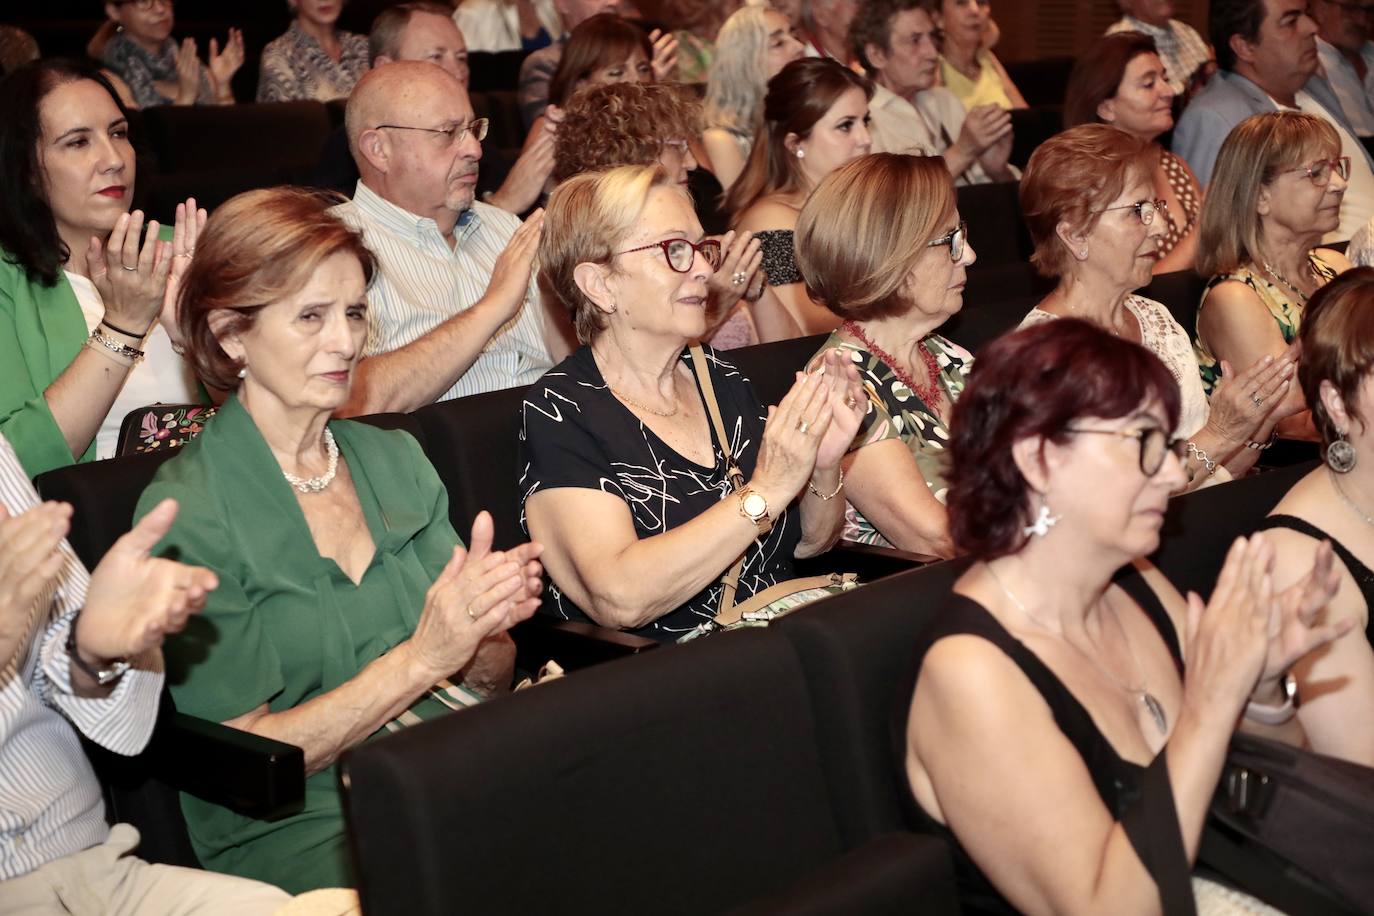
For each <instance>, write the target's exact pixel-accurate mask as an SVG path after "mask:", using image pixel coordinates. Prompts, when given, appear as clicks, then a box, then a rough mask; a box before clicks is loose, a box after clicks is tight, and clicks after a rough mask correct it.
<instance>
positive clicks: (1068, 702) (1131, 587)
mask: <svg viewBox="0 0 1374 916" xmlns="http://www.w3.org/2000/svg"><path fill="white" fill-rule="evenodd" d="M1113 582H1114V584H1116V585H1119V586H1121V588H1122V590H1124V591H1125V592H1126V594H1128V595H1129V596H1130V597H1131V598H1132V600H1134V601H1135V602H1136V604H1138V605H1139V606H1140V608H1141V609H1142V610H1143V611H1144V612H1145V615H1146V616H1147V617H1149V619H1150V622H1151V623H1153V624H1154V625H1155V629H1157V630H1158V631H1159V635H1160V637H1161V638H1162V639H1163V640H1164V644H1165V645H1166V646H1167V647H1168V649H1169V654H1170V655H1171V656H1172V657H1173V659H1174V666H1175V667H1176V668H1177V669H1178V672H1179V674H1180V676H1181V675H1182V673H1183V655H1182V652H1181V651H1180V648H1179V643H1178V634H1177V633H1176V632H1175V631H1174V624H1173V621H1172V620H1171V619H1170V617H1169V614H1168V612H1167V611H1165V610H1164V606H1163V605H1162V604H1161V603H1160V601H1159V598H1158V596H1157V595H1155V593H1154V591H1153V590H1152V589H1151V588H1150V586H1149V585H1148V584H1146V582H1145V580H1144V578H1142V577H1141V575H1140V573H1139V572H1138V571H1137V570H1136V569H1135V568H1134V567H1126V568H1125V569H1124V570H1123V571H1122V572H1120V573H1118V574H1117V576H1116V577H1115V579H1114V580H1113ZM960 635H968V636H978V637H980V638H982V639H985V640H987V641H988V642H990V643H992V644H993V645H994V646H996V647H997V648H999V649H1001V650H1002V651H1003V652H1004V653H1005V654H1006V655H1007V657H1008V658H1010V659H1011V660H1012V662H1014V663H1015V664H1016V666H1017V667H1018V668H1020V669H1021V671H1022V672H1023V673H1024V674H1025V675H1026V677H1027V678H1028V679H1029V680H1030V682H1031V684H1032V685H1034V686H1035V689H1036V690H1038V691H1039V692H1040V695H1041V696H1042V697H1044V699H1045V703H1046V704H1047V705H1048V706H1049V707H1050V711H1051V712H1052V713H1053V714H1054V721H1055V723H1056V724H1057V725H1058V726H1059V729H1060V730H1061V731H1062V732H1063V733H1064V736H1065V737H1067V738H1068V739H1069V741H1070V742H1071V743H1072V744H1073V746H1074V748H1075V749H1076V750H1077V751H1078V753H1079V754H1080V755H1081V756H1082V757H1083V762H1084V764H1086V765H1087V768H1088V772H1089V773H1090V774H1092V779H1093V784H1094V785H1095V786H1096V787H1097V793H1098V795H1100V796H1101V798H1102V803H1103V804H1104V805H1106V806H1107V810H1108V811H1111V812H1112V816H1113V817H1114V818H1115V819H1116V820H1120V819H1121V816H1122V814H1123V812H1124V811H1125V810H1126V809H1127V808H1129V807H1130V806H1131V805H1132V804H1133V803H1134V802H1135V801H1136V800H1138V799H1139V798H1140V795H1141V793H1142V791H1143V786H1144V777H1145V767H1142V766H1140V765H1138V764H1135V763H1131V762H1130V761H1128V760H1123V759H1122V758H1121V757H1120V756H1119V755H1118V754H1117V753H1116V750H1115V749H1114V748H1113V747H1112V746H1111V744H1110V743H1109V742H1108V741H1107V739H1106V738H1104V737H1103V736H1102V733H1101V732H1100V731H1098V730H1097V726H1096V724H1094V723H1093V720H1092V716H1090V715H1089V714H1088V711H1087V710H1086V709H1084V708H1083V705H1082V704H1081V703H1079V702H1078V700H1077V699H1076V698H1075V697H1074V695H1073V694H1072V693H1070V692H1069V689H1068V688H1067V687H1065V686H1064V683H1063V682H1062V681H1060V680H1059V678H1058V677H1057V676H1056V675H1055V673H1054V672H1053V671H1051V670H1050V669H1049V667H1048V666H1047V665H1045V663H1044V662H1042V661H1041V660H1040V659H1039V658H1038V657H1036V655H1035V653H1033V652H1032V651H1031V650H1030V649H1028V648H1027V647H1026V646H1025V644H1024V643H1022V642H1021V641H1020V640H1018V639H1017V638H1016V637H1015V636H1013V635H1012V634H1011V633H1009V632H1008V631H1007V630H1006V628H1005V627H1003V626H1002V624H1001V623H999V622H998V620H997V618H996V617H994V616H992V614H990V613H988V611H987V609H986V608H984V607H983V606H982V605H981V604H979V603H978V602H976V601H974V600H972V599H971V598H967V597H965V596H963V595H951V596H950V598H949V600H948V601H947V602H946V603H945V605H944V607H942V608H941V609H940V611H939V612H938V613H937V614H936V616H935V618H934V619H933V620H932V621H931V623H930V625H929V626H928V627H926V629H925V630H924V631H923V632H922V634H921V635H920V636H919V637H918V638H917V640H916V647H915V657H914V659H913V662H912V665H911V669H910V672H909V674H908V676H907V678H906V681H905V682H904V684H903V692H902V693H901V694H900V695H899V698H898V703H897V704H896V705H897V710H896V713H897V714H896V715H895V716H894V717H893V718H894V721H893V739H894V745H895V748H896V751H897V759H898V761H899V764H898V765H899V772H902V773H905V772H906V726H907V718H908V714H909V713H910V709H911V697H912V694H913V693H914V691H915V689H916V679H917V677H918V676H919V675H920V671H921V663H922V661H924V660H925V655H926V653H927V652H928V651H930V647H931V646H933V645H935V643H937V642H938V641H940V640H941V639H944V638H945V637H946V636H960ZM904 797H905V800H906V802H907V807H908V810H907V817H908V820H909V821H910V823H911V825H912V827H913V828H914V829H916V830H919V831H921V832H925V833H934V834H936V835H938V836H941V837H943V838H945V839H946V840H948V841H949V844H950V851H951V855H952V857H953V859H954V872H955V880H956V883H957V885H958V888H959V900H960V903H961V904H962V908H963V911H964V912H965V913H1015V912H1017V911H1016V908H1015V907H1013V906H1012V905H1011V904H1010V903H1008V902H1007V900H1006V898H1004V897H1003V896H1002V895H1001V894H1000V893H998V891H997V889H996V888H994V887H993V886H992V882H990V881H989V880H988V879H987V877H986V876H985V875H984V874H983V873H982V871H981V870H980V869H979V868H978V866H977V865H976V864H975V863H974V861H973V859H971V858H970V857H969V855H968V853H967V852H965V851H964V849H963V847H962V846H960V845H959V841H958V839H956V838H955V836H954V833H953V831H951V830H950V829H949V828H948V827H947V826H945V825H944V824H941V823H940V822H938V821H936V820H935V819H934V818H932V817H931V816H930V815H929V814H927V813H926V811H925V809H924V808H922V807H921V806H920V804H919V803H917V801H916V797H915V795H914V794H912V792H911V789H910V786H909V785H907V790H906V792H905V793H904Z"/></svg>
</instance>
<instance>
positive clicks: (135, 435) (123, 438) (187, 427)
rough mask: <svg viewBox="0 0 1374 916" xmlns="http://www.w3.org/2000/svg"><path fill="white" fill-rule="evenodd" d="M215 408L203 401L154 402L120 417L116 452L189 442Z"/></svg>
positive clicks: (167, 447) (153, 449)
mask: <svg viewBox="0 0 1374 916" xmlns="http://www.w3.org/2000/svg"><path fill="white" fill-rule="evenodd" d="M217 411H218V408H216V407H206V406H205V405H204V404H154V405H152V406H151V407H145V408H143V409H141V410H136V411H134V412H133V413H131V414H129V415H128V416H127V417H125V418H124V422H123V424H121V425H120V428H119V446H118V447H117V448H116V449H115V454H116V455H137V454H141V453H143V452H166V451H170V450H171V449H174V448H180V447H181V446H183V445H185V444H186V443H187V442H190V441H191V440H192V439H194V438H195V437H196V436H197V435H199V434H200V431H201V430H203V429H204V428H205V421H207V420H209V419H210V418H211V417H213V416H214V415H215V413H216V412H217Z"/></svg>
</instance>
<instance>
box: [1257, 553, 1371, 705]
mask: <svg viewBox="0 0 1374 916" xmlns="http://www.w3.org/2000/svg"><path fill="white" fill-rule="evenodd" d="M1340 587H1341V574H1340V571H1339V570H1337V569H1336V562H1335V551H1333V550H1332V549H1331V542H1330V541H1323V542H1322V543H1321V545H1320V546H1319V547H1318V548H1317V553H1316V555H1315V556H1314V557H1313V559H1312V570H1311V571H1310V572H1309V573H1308V574H1307V575H1306V576H1304V577H1303V578H1302V579H1301V580H1299V581H1298V582H1296V583H1294V584H1293V585H1292V586H1290V587H1289V588H1287V589H1286V590H1284V591H1283V592H1281V593H1279V594H1277V595H1275V596H1274V599H1273V602H1272V606H1271V607H1270V609H1269V652H1268V654H1267V655H1266V656H1265V660H1264V671H1263V672H1262V673H1261V674H1260V683H1261V684H1263V683H1265V682H1266V681H1274V680H1277V679H1278V678H1281V677H1283V676H1284V675H1285V674H1287V673H1288V669H1289V668H1291V667H1292V666H1293V665H1294V663H1296V662H1297V661H1298V659H1300V658H1302V657H1303V656H1304V655H1306V654H1307V653H1309V652H1311V651H1312V650H1314V649H1318V648H1320V647H1322V646H1324V645H1326V644H1327V643H1329V642H1332V641H1334V640H1336V639H1339V638H1340V637H1342V636H1344V635H1345V634H1346V633H1348V632H1349V631H1350V629H1351V627H1353V626H1354V625H1355V620H1354V619H1353V618H1346V619H1343V620H1342V621H1341V622H1340V623H1338V624H1335V625H1332V626H1315V624H1316V621H1317V617H1318V615H1319V614H1320V613H1321V611H1322V609H1323V608H1325V607H1326V606H1327V605H1328V604H1330V603H1331V599H1332V598H1335V597H1336V592H1337V591H1339V590H1340Z"/></svg>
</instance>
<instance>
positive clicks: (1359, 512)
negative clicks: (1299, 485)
mask: <svg viewBox="0 0 1374 916" xmlns="http://www.w3.org/2000/svg"><path fill="white" fill-rule="evenodd" d="M1326 473H1327V476H1329V477H1330V478H1331V486H1332V487H1333V488H1334V489H1335V490H1336V495H1337V496H1339V497H1340V498H1341V502H1343V503H1345V504H1346V505H1347V506H1349V507H1350V511H1351V512H1354V513H1355V514H1356V515H1358V516H1359V517H1360V518H1361V519H1363V520H1364V523H1365V524H1366V525H1368V526H1370V527H1371V528H1374V518H1370V517H1369V516H1368V515H1365V512H1364V510H1363V509H1361V508H1360V507H1359V506H1357V505H1355V500H1353V499H1351V498H1350V497H1349V496H1347V495H1346V493H1345V490H1344V489H1342V488H1341V485H1340V482H1339V481H1337V480H1336V475H1335V474H1334V473H1332V472H1331V470H1330V469H1329V468H1328V469H1327V471H1326Z"/></svg>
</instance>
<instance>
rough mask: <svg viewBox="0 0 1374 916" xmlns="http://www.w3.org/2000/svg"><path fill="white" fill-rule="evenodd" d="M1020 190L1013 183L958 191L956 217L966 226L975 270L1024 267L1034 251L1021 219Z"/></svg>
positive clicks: (982, 185)
mask: <svg viewBox="0 0 1374 916" xmlns="http://www.w3.org/2000/svg"><path fill="white" fill-rule="evenodd" d="M1020 190H1021V185H1020V184H1019V183H1018V182H1015V181H1000V182H997V183H995V184H975V185H967V186H965V187H961V188H958V189H957V194H958V201H959V217H960V218H961V219H962V220H963V221H964V222H965V223H967V224H968V238H969V244H970V245H972V246H973V250H974V251H975V252H976V253H977V255H978V260H977V261H976V262H975V263H974V269H975V270H978V271H986V270H988V269H989V268H992V267H999V266H1001V265H1004V264H1018V265H1024V264H1025V263H1026V261H1027V260H1028V259H1029V258H1030V256H1031V253H1032V252H1033V251H1034V250H1035V249H1034V247H1033V246H1032V245H1031V239H1030V233H1029V232H1027V231H1026V226H1025V223H1024V222H1023V221H1022V219H1021V199H1020V197H1019V194H1020Z"/></svg>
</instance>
